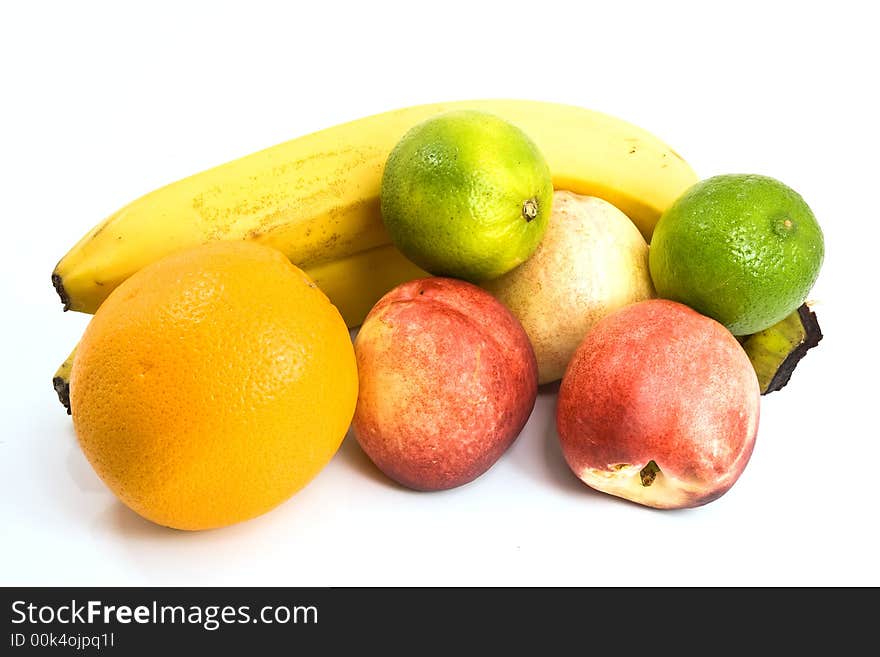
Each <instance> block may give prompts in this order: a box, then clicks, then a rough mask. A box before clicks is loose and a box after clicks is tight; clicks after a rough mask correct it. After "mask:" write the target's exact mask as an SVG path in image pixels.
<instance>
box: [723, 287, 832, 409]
mask: <svg viewBox="0 0 880 657" xmlns="http://www.w3.org/2000/svg"><path fill="white" fill-rule="evenodd" d="M821 339H822V330H821V329H820V328H819V322H818V320H817V319H816V313H814V312H813V311H812V310H810V308H809V306H808V305H807V304H803V305H801V307H800V308H798V309H797V310H796V311H794V312H793V313H792V314H791V315H789V316H788V317H786V318H785V319H783V320H782V321H781V322H778V323H777V324H774V325H773V326H771V327H770V328H768V329H765V330H763V331H760V332H758V333H754V334H752V335H749V336H745V337H744V338H742V339H741V341H740V342H741V344H742V346H743V349H745V352H746V354H748V356H749V360H750V361H752V366H753V367H754V368H755V373H756V374H757V375H758V383H759V384H760V386H761V394H762V395H767V394H770V393H771V392H776V391H777V390H781V389H782V388H784V387H785V386H786V384H787V383H788V382H789V380H790V379H791V375H792V373H793V372H794V369H795V367H797V364H798V363H799V362H800V360H801V359H802V358H803V357H804V356H805V355H806V353H807V352H808V351H809V350H810V349H812V348H813V347H815V346H816V345H818V344H819V341H820V340H821Z"/></svg>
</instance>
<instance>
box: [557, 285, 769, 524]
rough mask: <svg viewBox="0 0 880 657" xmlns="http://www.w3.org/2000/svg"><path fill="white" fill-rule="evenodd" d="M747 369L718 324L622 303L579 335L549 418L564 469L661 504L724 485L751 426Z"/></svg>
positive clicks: (693, 499) (671, 305)
mask: <svg viewBox="0 0 880 657" xmlns="http://www.w3.org/2000/svg"><path fill="white" fill-rule="evenodd" d="M759 402H760V390H759V387H758V379H757V377H756V376H755V371H754V369H753V367H752V365H751V363H750V361H749V359H748V357H747V356H746V354H745V352H744V351H743V349H742V347H741V346H740V345H739V343H738V342H737V341H736V338H734V337H733V335H731V334H730V332H729V331H728V330H727V329H725V328H724V327H723V326H722V325H721V324H719V323H718V322H716V321H715V320H712V319H709V318H708V317H704V316H703V315H700V314H699V313H697V312H695V311H693V310H691V309H690V308H688V307H687V306H684V305H682V304H679V303H675V302H673V301H666V300H662V299H655V300H651V301H643V302H640V303H636V304H633V305H631V306H627V307H625V308H623V309H621V310H619V311H617V312H615V313H612V314H611V315H608V316H606V317H605V318H604V319H602V320H600V321H599V322H598V323H597V324H596V325H595V326H594V328H593V329H592V330H591V331H590V332H589V333H588V334H587V335H586V337H585V338H584V340H583V342H581V344H580V346H579V347H578V349H577V351H576V352H575V355H574V357H573V358H572V360H571V362H570V363H569V365H568V368H567V370H566V373H565V377H564V378H563V381H562V385H561V387H560V389H559V400H558V407H557V414H556V424H557V429H558V431H559V441H560V444H561V445H562V451H563V453H564V455H565V459H566V461H567V462H568V465H569V467H570V468H571V469H572V471H573V472H574V473H575V474H576V475H577V476H578V477H580V479H581V480H582V481H584V483H586V484H587V485H589V486H591V487H592V488H595V489H597V490H600V491H603V492H606V493H610V494H611V495H617V496H619V497H623V498H626V499H628V500H632V501H633V502H638V503H639V504H644V505H647V506H653V507H656V508H662V509H673V508H683V507H694V506H700V505H702V504H707V503H708V502H711V501H713V500H715V499H717V498H719V497H721V495H723V494H724V493H725V492H727V490H728V489H730V487H731V486H733V484H734V482H735V481H736V480H737V478H738V477H739V476H740V474H741V473H742V471H743V469H744V468H745V467H746V463H748V460H749V457H750V456H751V453H752V448H753V447H754V444H755V435H756V434H757V431H758V412H759Z"/></svg>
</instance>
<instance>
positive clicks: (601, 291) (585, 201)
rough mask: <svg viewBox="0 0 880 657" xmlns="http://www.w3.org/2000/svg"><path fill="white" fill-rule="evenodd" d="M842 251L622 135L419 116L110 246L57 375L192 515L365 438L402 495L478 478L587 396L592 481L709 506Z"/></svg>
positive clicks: (125, 215) (797, 216)
mask: <svg viewBox="0 0 880 657" xmlns="http://www.w3.org/2000/svg"><path fill="white" fill-rule="evenodd" d="M823 256H824V243H823V237H822V232H821V230H820V228H819V226H818V224H817V222H816V219H815V217H814V216H813V214H812V212H811V211H810V209H809V207H808V206H807V205H806V203H805V202H804V200H803V199H802V198H801V197H800V196H799V195H798V194H797V193H795V192H794V191H793V190H791V189H790V188H788V187H787V186H785V185H784V184H782V183H781V182H779V181H777V180H774V179H772V178H768V177H765V176H757V175H723V176H715V177H713V178H709V179H706V180H702V181H700V180H699V179H698V178H697V176H696V175H695V174H694V172H693V171H692V169H691V168H690V167H689V166H688V165H687V163H686V162H685V161H684V160H683V159H682V158H681V157H680V156H679V155H678V154H676V153H675V152H674V151H673V150H671V149H670V148H669V147H668V146H666V145H665V144H663V143H662V142H661V141H660V140H658V139H657V138H656V137H654V136H653V135H650V134H649V133H647V132H645V131H644V130H641V129H639V128H636V127H634V126H632V125H630V124H628V123H625V122H623V121H620V120H617V119H615V118H612V117H609V116H606V115H603V114H599V113H595V112H590V111H588V110H584V109H580V108H577V107H571V106H564V105H555V104H550V103H541V102H535V101H473V102H457V103H443V104H438V105H424V106H417V107H412V108H408V109H403V110H398V111H394V112H388V113H385V114H380V115H377V116H373V117H368V118H365V119H361V120H359V121H354V122H352V123H348V124H345V125H341V126H337V127H334V128H330V129H328V130H324V131H322V132H318V133H314V134H311V135H308V136H305V137H301V138H299V139H295V140H293V141H290V142H287V143H284V144H280V145H278V146H275V147H273V148H270V149H267V150H265V151H261V152H259V153H255V154H253V155H250V156H248V157H245V158H242V159H240V160H236V161H234V162H230V163H228V164H225V165H222V166H220V167H217V168H215V169H211V170H208V171H205V172H203V173H200V174H197V175H195V176H191V177H189V178H186V179H184V180H181V181H179V182H176V183H173V184H171V185H168V186H166V187H163V188H161V189H159V190H156V191H154V192H152V193H150V194H147V195H146V196H144V197H142V198H140V199H137V200H136V201H134V202H133V203H131V204H130V205H128V206H126V207H124V208H122V209H121V210H120V211H118V212H117V213H115V214H113V215H112V216H110V217H109V218H107V219H106V220H105V221H103V222H102V223H100V224H99V225H98V226H96V227H95V228H93V229H92V230H91V231H90V232H89V233H87V234H86V235H85V236H84V237H83V238H82V239H81V240H80V241H79V242H78V243H77V244H76V245H75V246H74V247H73V248H72V249H71V250H70V251H69V252H68V253H67V255H65V256H64V257H63V258H62V259H61V261H60V262H59V263H58V265H57V266H56V268H55V271H54V272H53V274H52V282H53V285H54V286H55V289H56V290H57V292H58V294H59V296H60V297H61V300H62V302H63V304H64V308H65V310H68V309H70V310H77V311H81V312H87V313H94V318H93V319H92V321H91V322H90V324H89V326H88V327H87V329H86V331H85V334H84V336H83V338H82V340H81V342H80V344H79V345H78V346H77V348H76V349H75V350H74V352H73V353H72V354H71V355H70V356H69V357H68V359H67V360H66V361H65V363H64V364H63V365H62V366H61V367H60V368H59V370H58V372H57V373H56V374H55V377H54V380H53V383H54V387H55V390H56V391H57V393H58V396H59V398H60V399H61V401H62V402H63V403H64V404H65V405H66V406H67V409H68V412H69V413H71V414H72V416H73V422H74V427H75V430H76V434H77V437H78V440H79V443H80V446H81V447H82V450H83V452H84V454H85V455H86V457H87V458H88V460H89V462H90V463H91V464H92V466H93V467H94V469H95V471H96V472H97V474H98V475H99V476H100V477H101V479H102V480H103V481H104V482H105V483H106V485H107V486H108V487H109V488H110V489H111V490H112V491H113V492H114V493H115V494H116V495H117V496H118V497H119V499H121V500H122V501H123V502H124V503H125V504H126V505H128V506H129V507H130V508H131V509H133V510H134V511H136V512H137V513H139V514H141V515H142V516H144V517H145V518H148V519H150V520H152V521H153V522H156V523H158V524H161V525H165V526H168V527H174V528H179V529H191V530H195V529H207V528H213V527H222V526H225V525H229V524H232V523H235V522H240V521H243V520H247V519H249V518H253V517H255V516H257V515H259V514H262V513H264V512H266V511H268V510H269V509H271V508H273V507H274V506H276V505H278V504H280V503H281V502H283V501H284V500H286V499H287V498H289V497H290V496H291V495H292V494H294V493H295V492H296V491H297V490H299V489H300V488H301V487H303V486H304V485H306V484H307V483H308V482H309V481H310V480H311V478H312V477H314V476H315V475H316V474H317V473H318V472H319V471H320V470H321V469H322V468H323V467H324V466H325V465H326V464H327V463H328V462H329V460H330V459H331V458H332V456H333V454H334V453H335V452H336V450H337V449H338V447H339V445H340V444H341V442H342V440H343V438H344V437H345V435H346V433H347V431H348V429H349V427H351V428H352V430H353V434H354V437H355V438H356V440H357V441H358V443H359V444H360V446H361V447H362V448H363V450H364V452H366V454H367V455H368V456H369V457H370V459H371V460H372V461H373V462H374V463H375V464H376V466H377V467H378V468H379V469H380V470H382V472H384V473H385V474H386V475H388V476H389V477H390V478H392V479H394V480H395V481H397V482H399V483H401V484H403V485H404V486H408V487H410V488H414V489H419V490H440V489H446V488H451V487H454V486H460V485H462V484H465V483H468V482H470V481H472V480H474V479H475V478H477V477H478V476H480V475H481V474H482V473H484V472H485V471H486V470H488V469H489V468H490V467H491V466H492V465H493V464H494V463H495V462H496V461H497V460H498V459H499V458H500V457H501V456H502V454H503V453H504V452H505V450H507V448H508V447H510V445H511V444H512V443H513V441H514V440H515V439H516V437H517V436H518V435H519V433H520V432H521V431H522V429H523V427H524V426H525V424H526V422H527V421H528V419H529V416H530V414H531V412H532V409H533V407H534V404H535V401H536V397H537V392H538V386H539V385H541V384H549V385H557V384H556V383H554V382H559V381H560V380H561V382H560V383H558V399H557V429H558V437H559V444H560V448H561V451H562V454H563V455H564V457H565V459H566V461H567V462H568V464H569V466H570V467H571V469H572V471H573V472H574V474H575V475H577V476H578V477H579V478H580V479H581V480H582V481H584V482H585V483H586V484H588V485H589V486H591V487H593V488H595V489H598V490H601V491H604V492H606V493H610V494H612V495H617V496H619V497H623V498H626V499H629V500H632V501H634V502H638V503H640V504H644V505H648V506H652V507H657V508H682V507H693V506H699V505H702V504H706V503H707V502H710V501H712V500H714V499H716V498H718V497H719V496H721V495H722V494H724V493H725V492H726V491H727V490H728V489H729V488H730V487H731V486H732V485H733V484H734V483H735V481H736V480H737V478H738V477H739V475H740V474H741V473H742V471H743V469H744V468H745V466H746V464H747V462H748V460H749V457H750V455H751V452H752V448H753V445H754V442H755V437H756V434H757V430H758V416H759V406H760V394H762V393H768V392H772V391H775V390H779V389H780V388H781V387H783V386H784V385H785V384H786V383H787V382H788V380H789V377H790V376H791V374H792V371H793V370H794V367H795V365H796V364H797V362H798V360H799V359H800V358H801V357H802V356H803V355H804V353H805V352H806V351H807V349H809V348H811V347H813V346H815V345H816V344H817V343H818V341H819V340H820V339H821V332H820V331H819V326H818V323H817V322H816V318H815V315H814V314H813V313H812V311H810V310H809V308H808V307H807V305H806V304H805V303H804V302H805V299H806V297H807V295H808V293H809V291H810V289H811V287H812V286H813V284H814V282H815V281H816V277H817V276H818V273H819V269H820V267H821V264H822V260H823ZM358 327H359V330H358V332H357V336H356V338H355V340H354V343H353V344H352V341H351V339H350V337H349V333H348V330H349V329H354V328H358Z"/></svg>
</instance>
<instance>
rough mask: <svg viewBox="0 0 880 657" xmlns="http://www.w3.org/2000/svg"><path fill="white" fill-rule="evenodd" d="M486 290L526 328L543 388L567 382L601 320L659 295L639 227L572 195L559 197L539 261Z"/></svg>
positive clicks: (528, 263) (609, 208)
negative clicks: (572, 362) (581, 349)
mask: <svg viewBox="0 0 880 657" xmlns="http://www.w3.org/2000/svg"><path fill="white" fill-rule="evenodd" d="M484 287H485V288H486V289H487V290H488V291H489V292H491V293H492V294H494V295H495V297H496V298H498V300H500V301H501V302H502V303H503V304H504V305H506V306H507V307H508V308H509V309H510V311H511V312H512V313H513V314H514V315H515V316H516V317H517V318H518V319H519V321H520V322H521V323H522V325H523V328H525V330H526V333H527V334H528V336H529V339H530V340H531V341H532V346H533V347H534V350H535V356H536V357H537V359H538V380H539V382H540V383H549V382H551V381H556V380H557V379H560V378H562V375H563V374H564V373H565V368H566V366H567V365H568V361H569V360H571V357H572V355H573V354H574V352H575V349H577V347H578V345H579V344H580V343H581V340H583V338H584V336H585V335H586V334H587V332H588V331H589V330H590V329H591V328H592V326H593V324H595V323H596V322H597V321H598V320H599V319H601V318H602V317H604V316H605V315H607V314H608V313H610V312H612V311H614V310H617V309H618V308H621V307H623V306H626V305H629V304H631V303H635V302H637V301H643V300H645V299H650V298H652V297H653V296H654V287H653V285H652V284H651V276H650V273H649V271H648V245H647V243H646V242H645V239H644V238H643V237H642V234H641V233H640V232H639V229H638V228H636V226H635V224H633V223H632V222H631V221H630V220H629V219H628V218H627V216H626V215H625V214H623V212H621V211H620V210H618V209H617V208H616V207H614V206H613V205H611V204H610V203H608V202H607V201H603V200H602V199H599V198H595V197H592V196H580V195H578V194H574V193H572V192H568V191H557V192H554V195H553V212H552V214H551V216H550V223H549V226H548V228H547V232H546V233H545V235H544V239H543V240H542V242H541V244H540V246H538V249H537V251H535V254H534V255H533V256H532V257H531V258H529V259H528V260H527V261H526V262H524V263H523V264H522V265H520V266H519V267H517V268H516V269H514V270H513V271H511V272H509V273H507V274H505V275H504V276H502V277H500V278H497V279H495V280H493V281H488V282H486V283H485V284H484Z"/></svg>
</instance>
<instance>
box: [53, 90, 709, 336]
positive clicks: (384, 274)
mask: <svg viewBox="0 0 880 657" xmlns="http://www.w3.org/2000/svg"><path fill="white" fill-rule="evenodd" d="M463 108H471V109H480V110H484V111H488V112H492V113H494V114H497V115H498V116H501V117H502V118H505V119H507V120H508V121H510V122H512V123H514V124H516V125H518V126H519V127H520V128H522V129H523V130H524V131H525V132H526V133H527V134H528V135H529V136H530V137H531V138H532V139H533V140H534V141H535V142H536V143H537V145H538V147H539V148H540V149H541V151H542V152H543V153H544V156H545V158H546V159H547V162H548V164H549V165H550V170H551V172H552V174H553V183H554V187H556V188H557V189H568V190H571V191H574V192H577V193H581V194H589V195H593V196H599V197H601V198H604V199H606V200H608V201H610V202H611V203H613V204H614V205H616V206H617V207H619V208H620V209H621V210H623V212H624V213H625V214H627V215H628V216H629V217H630V218H631V219H632V220H633V221H634V222H635V224H636V225H637V226H638V227H639V229H640V230H641V231H642V233H643V234H644V235H645V237H646V238H650V235H651V232H652V231H653V228H654V224H655V223H656V222H657V219H658V218H659V216H660V214H661V213H662V211H663V210H664V209H665V208H666V207H667V206H668V205H669V204H670V203H672V201H673V200H674V199H675V198H676V197H677V196H679V194H681V193H682V192H683V191H684V190H685V189H686V188H687V187H689V186H690V185H691V184H693V183H694V182H696V181H697V177H696V175H695V174H694V172H693V170H692V169H691V168H690V167H689V166H688V165H687V163H686V162H684V160H682V158H681V157H679V156H678V154H676V153H675V151H673V150H672V149H670V148H669V147H668V146H666V145H665V144H664V143H662V142H661V141H660V140H658V139H657V138H656V137H654V136H653V135H651V134H650V133H648V132H646V131H644V130H642V129H640V128H637V127H635V126H633V125H631V124H629V123H626V122H624V121H621V120H619V119H616V118H613V117H611V116H608V115H605V114H601V113H598V112H592V111H590V110H586V109H582V108H579V107H573V106H568V105H558V104H553V103H544V102H537V101H526V100H476V101H458V102H449V103H437V104H431V105H419V106H416V107H410V108H407V109H401V110H396V111H392V112H386V113H384V114H378V115H375V116H370V117H367V118H364V119H359V120H357V121H353V122H351V123H346V124H343V125H339V126H336V127H333V128H329V129H327V130H322V131H320V132H316V133H313V134H310V135H306V136H304V137H300V138H298V139H294V140H292V141H288V142H285V143H283V144H279V145H277V146H274V147H272V148H268V149H266V150H263V151H260V152H258V153H254V154H252V155H248V156H246V157H243V158H241V159H238V160H235V161H233V162H229V163H227V164H224V165H221V166H218V167H215V168H213V169H209V170H208V171H204V172H202V173H199V174H196V175H194V176H191V177H189V178H185V179H183V180H180V181H178V182H175V183H172V184H170V185H167V186H166V187H162V188H161V189H158V190H156V191H154V192H151V193H149V194H147V195H146V196H143V197H141V198H139V199H137V200H136V201H134V202H132V203H131V204H129V205H127V206H126V207H124V208H122V209H121V210H119V211H118V212H116V213H115V214H113V215H111V216H110V217H108V218H107V219H105V220H104V221H103V222H101V223H100V224H98V225H97V226H96V227H95V228H93V229H92V230H91V231H89V232H88V233H87V234H86V235H85V236H84V237H83V238H82V239H81V240H80V241H79V242H78V243H77V244H76V245H75V246H74V247H73V248H72V249H71V250H70V251H69V252H68V253H67V254H66V255H65V256H64V257H63V258H62V259H61V260H60V262H59V263H58V265H57V266H56V267H55V271H54V272H53V274H52V282H53V284H54V285H55V288H56V289H57V291H58V294H59V295H60V297H61V300H62V302H63V303H64V306H65V309H70V310H78V311H82V312H89V313H93V312H94V311H95V310H96V309H97V308H98V306H99V305H100V304H101V302H102V301H103V300H104V299H105V298H106V297H107V295H109V294H110V292H112V291H113V289H114V288H116V286H118V285H119V284H120V283H121V282H122V281H124V280H125V279H126V278H128V277H129V276H130V275H131V274H133V273H134V272H136V271H137V270H139V269H140V268H142V267H143V266H145V265H147V264H149V263H151V262H153V261H154V260H157V259H158V258H160V257H162V256H164V255H167V254H168V253H171V252H173V251H176V250H178V249H182V248H186V247H190V246H195V245H197V244H201V243H203V242H206V241H210V240H214V239H252V240H255V241H258V242H262V243H265V244H268V245H271V246H274V247H276V248H278V249H280V250H281V251H283V252H284V253H285V254H286V255H287V256H288V258H290V260H291V261H292V262H294V263H296V264H297V265H299V266H300V267H302V268H303V269H305V270H306V271H309V272H310V273H311V272H314V273H313V275H314V277H315V278H316V279H319V285H320V284H321V282H320V279H321V277H322V276H324V277H325V278H326V277H327V276H330V271H331V270H332V271H333V272H337V275H339V276H340V278H341V279H345V278H346V276H348V278H347V280H348V281H350V283H351V286H350V285H348V284H342V283H340V284H339V286H338V287H337V288H335V289H331V288H327V289H325V291H326V292H327V294H328V296H329V297H330V300H331V301H332V302H333V303H335V304H336V305H337V306H341V305H345V304H346V303H347V304H352V305H353V306H356V307H358V308H359V310H358V311H357V312H352V314H351V315H350V316H346V312H345V311H343V315H344V316H346V321H347V322H348V323H349V325H352V323H353V322H354V321H355V320H356V321H357V323H360V319H362V318H363V314H364V313H363V312H361V311H362V309H363V307H364V306H365V305H366V299H367V298H369V297H371V296H375V291H376V290H377V289H379V287H376V286H377V285H378V283H371V282H365V281H364V280H359V279H358V278H357V273H358V272H360V274H361V275H362V276H366V277H367V278H370V277H373V276H376V277H381V279H382V283H383V285H384V286H387V287H385V289H390V288H391V287H393V286H394V285H396V284H398V283H401V282H403V281H404V280H407V278H412V274H413V270H414V266H413V265H412V264H411V263H408V262H407V261H406V260H405V258H403V257H402V256H401V255H400V254H399V253H396V252H395V250H394V249H393V247H388V245H389V244H390V239H389V237H388V235H387V233H386V232H385V229H384V226H383V225H382V221H381V217H380V215H379V202H378V197H379V186H380V182H381V177H382V170H383V167H384V164H385V159H386V157H387V155H388V153H389V152H390V151H391V149H392V148H393V147H394V145H395V144H396V143H397V141H398V140H399V139H400V137H402V136H403V134H404V133H405V132H406V131H407V130H408V129H409V128H411V127H412V126H414V125H415V124H417V123H419V122H420V121H422V120H424V119H427V118H429V117H430V116H433V115H435V114H438V113H441V112H444V111H448V110H452V109H463ZM377 247H387V248H386V249H385V250H384V251H383V253H385V254H386V256H387V257H388V258H390V261H389V262H386V263H385V265H384V268H383V269H382V270H381V272H377V271H376V270H375V269H369V270H365V269H359V267H360V265H362V264H363V263H364V262H370V263H371V264H376V262H375V261H376V260H377V259H378V253H374V254H373V255H372V256H369V257H367V259H366V260H362V259H358V258H354V259H353V260H347V259H348V258H349V257H350V256H355V255H356V254H361V253H365V252H368V251H371V250H373V249H376V248H377ZM392 254H393V255H392ZM340 260H342V261H343V262H347V263H349V264H350V265H351V267H352V271H353V272H355V273H354V274H339V273H338V272H346V271H347V270H348V265H345V264H342V263H340V265H339V267H338V268H333V263H335V262H337V261H340ZM328 268H329V269H328ZM331 278H332V276H331ZM355 284H357V285H361V286H368V287H369V288H370V289H371V290H372V291H373V293H374V294H372V295H367V296H366V297H364V298H362V299H359V300H355V299H354V297H355V294H354V293H353V292H352V290H353V289H355V288H354V287H352V286H353V285H355ZM340 295H341V296H340ZM380 296H381V295H380ZM375 298H376V299H377V298H378V297H375ZM343 299H344V300H343ZM374 300H375V299H374ZM358 316H360V319H357V317H358Z"/></svg>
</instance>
